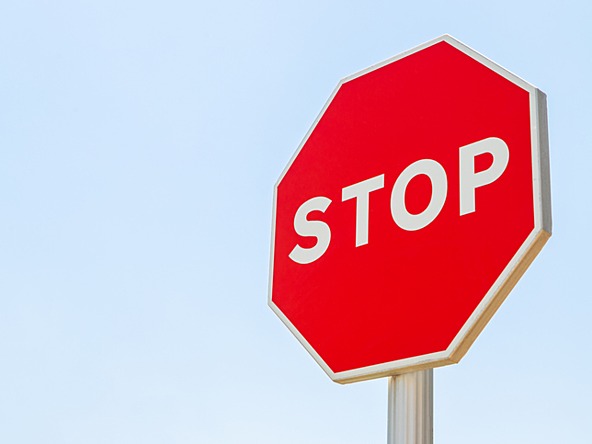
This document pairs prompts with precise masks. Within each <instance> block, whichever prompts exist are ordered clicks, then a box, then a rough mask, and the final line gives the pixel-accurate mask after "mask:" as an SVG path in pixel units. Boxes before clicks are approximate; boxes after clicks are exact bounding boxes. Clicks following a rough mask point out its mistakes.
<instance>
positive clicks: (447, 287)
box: [269, 36, 551, 383]
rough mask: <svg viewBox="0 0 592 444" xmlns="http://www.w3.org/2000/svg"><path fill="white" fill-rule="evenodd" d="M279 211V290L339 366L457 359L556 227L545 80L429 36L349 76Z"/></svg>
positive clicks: (299, 332) (293, 326)
mask: <svg viewBox="0 0 592 444" xmlns="http://www.w3.org/2000/svg"><path fill="white" fill-rule="evenodd" d="M273 211H274V219H273V235H272V257H271V272H270V292H269V304H270V306H271V308H272V309H273V310H274V311H275V313H276V314H277V315H278V316H279V317H280V318H281V320H282V321H283V322H284V323H285V324H286V325H287V326H288V328H289V329H290V330H291V331H292V333H293V334H294V335H295V336H296V337H297V338H298V340H299V341H300V342H301V343H302V345H304V347H305V348H306V349H307V350H308V351H309V352H310V354H311V355H312V356H313V357H314V359H315V360H316V361H317V362H318V363H319V364H320V365H321V367H322V368H323V369H324V370H325V372H326V373H327V374H328V375H329V376H330V377H331V379H333V380H334V381H337V382H342V383H345V382H353V381H358V380H363V379H370V378H376V377H380V376H386V375H393V374H398V373H403V372H407V371H414V370H420V369H424V368H429V367H436V366H441V365H446V364H450V363H454V362H458V361H459V360H460V358H461V357H462V356H463V355H464V354H465V353H466V351H467V350H468V348H469V346H470V345H471V344H472V342H473V341H474V340H475V339H476V337H477V335H478V334H479V333H480V332H481V330H482V329H483V328H484V326H485V324H486V323H487V322H488V321H489V319H490V318H491V317H492V316H493V314H494V313H495V311H496V310H497V308H498V307H499V306H500V304H501V303H502V302H503V300H504V299H505V297H506V296H507V294H508V293H509V291H510V290H511V288H512V287H513V286H514V285H515V283H516V282H517V280H518V279H519V278H520V276H521V275H522V274H523V273H524V271H525V270H526V268H527V267H528V265H529V264H530V263H531V262H532V260H533V259H534V257H535V256H536V254H537V253H538V252H539V251H540V250H541V248H542V247H543V245H544V243H545V242H546V240H547V239H548V238H549V236H550V235H551V211H550V189H549V166H548V136H547V123H546V98H545V95H544V93H542V92H541V91H539V90H538V89H536V88H535V87H533V86H532V85H530V84H528V83H526V82H525V81H524V80H522V79H520V78H519V77H517V76H515V75H513V74H512V73H510V72H508V71H506V70H505V69H503V68H502V67H500V66H498V65H496V64H494V63H493V62H492V61H490V60H488V59H486V58H485V57H483V56H482V55H480V54H479V53H477V52H475V51H473V50H472V49H470V48H468V47H467V46H465V45H463V44H462V43H460V42H458V41H457V40H455V39H453V38H452V37H450V36H442V37H440V38H437V39H435V40H433V41H430V42H428V43H425V44H423V45H420V46H419V47H417V48H414V49H412V50H410V51H407V52H405V53H403V54H400V55H398V56H396V57H394V58H391V59H389V60H386V61H384V62H382V63H379V64H377V65H374V66H372V67H370V68H368V69H365V70H363V71H361V72H359V73H356V74H354V75H352V76H350V77H347V78H345V79H343V80H342V81H341V82H339V84H338V85H337V88H336V89H335V90H334V92H333V94H332V95H331V97H330V98H329V100H328V101H327V104H326V105H325V107H324V108H323V110H322V111H321V113H320V115H319V117H318V118H317V119H316V121H315V122H314V124H313V126H312V128H311V129H310V130H309V132H308V134H307V135H306V136H305V138H304V140H303V142H302V143H301V145H300V147H299V148H298V150H297V151H296V154H295V155H294V156H293V158H292V159H291V161H290V162H289V164H288V166H287V167H286V169H285V171H284V172H283V174H282V175H281V177H280V178H279V180H278V182H277V184H276V187H275V195H274V210H273Z"/></svg>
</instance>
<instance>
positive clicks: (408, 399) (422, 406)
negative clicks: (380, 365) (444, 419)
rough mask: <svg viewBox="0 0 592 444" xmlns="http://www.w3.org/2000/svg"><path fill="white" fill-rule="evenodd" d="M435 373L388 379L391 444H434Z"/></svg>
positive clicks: (428, 372) (409, 374) (427, 372)
mask: <svg viewBox="0 0 592 444" xmlns="http://www.w3.org/2000/svg"><path fill="white" fill-rule="evenodd" d="M433 426H434V371H433V370H432V369H429V370H422V371H418V372H412V373H405V374H402V375H398V376H390V377H389V378H388V428H387V435H388V439H387V443H388V444H433V442H434V433H433V429H434V427H433Z"/></svg>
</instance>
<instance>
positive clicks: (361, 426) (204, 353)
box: [0, 0, 592, 444]
mask: <svg viewBox="0 0 592 444" xmlns="http://www.w3.org/2000/svg"><path fill="white" fill-rule="evenodd" d="M591 23H592V3H590V2H586V1H581V2H561V3H560V2H540V1H539V2H516V1H496V2H487V4H482V3H481V2H474V1H449V2H442V1H429V2H386V1H383V2H348V1H340V2H335V1H299V2H271V1H266V2H264V1H259V2H257V1H252V2H239V1H218V2H203V1H202V2H200V1H197V2H196V1H192V2H190V1H181V0H169V1H167V2H163V1H160V2H157V1H150V0H143V1H125V0H124V1H121V0H119V1H112V0H103V1H94V2H91V1H62V0H52V1H40V0H38V1H29V0H18V1H16V0H4V1H2V2H1V3H0V62H1V63H0V208H1V210H0V442H3V443H11V444H20V443H27V444H28V443H35V444H37V443H44V444H53V443H56V444H58V443H59V444H67V443H76V444H79V443H86V444H95V443H109V444H119V443H126V444H127V443H142V444H152V443H183V444H185V443H199V444H230V443H241V444H277V443H283V444H292V443H307V444H317V443H318V444H321V443H322V444H331V443H335V444H337V443H339V444H350V443H351V444H353V443H364V444H374V443H384V442H386V393H387V391H386V380H385V379H379V380H375V381H370V382H363V383H357V384H351V385H347V386H341V385H338V384H335V383H333V382H331V381H330V380H329V378H328V377H327V376H326V375H325V374H324V372H323V371H322V370H321V368H320V367H318V365H317V364H316V363H315V362H314V361H313V359H312V358H311V357H310V356H309V355H308V354H307V352H306V351H305V350H304V348H303V347H302V346H300V344H299V343H298V342H297V341H296V339H295V338H294V337H293V336H292V335H291V333H290V332H289V331H288V330H287V329H286V328H285V327H284V326H283V324H282V323H281V322H280V321H279V319H277V318H276V317H275V315H274V314H273V313H272V312H271V310H270V309H269V308H268V307H267V279H268V261H269V242H270V228H271V227H270V225H271V205H272V191H273V185H274V183H275V181H276V179H277V177H278V176H279V175H280V173H281V171H282V170H283V168H284V166H285V164H286V163H287V162H288V160H289V159H290V157H291V155H292V153H293V152H294V150H295V149H296V148H297V146H298V144H299V143H300V141H301V139H302V138H303V136H304V135H305V133H306V131H307V130H308V128H309V127H310V125H311V124H312V122H313V121H314V119H315V118H316V116H317V114H318V112H319V111H320V110H321V108H322V106H323V105H324V103H325V101H326V99H327V98H328V97H329V95H330V94H331V92H332V91H333V88H334V87H335V85H336V84H337V82H338V81H339V79H341V78H342V77H345V76H347V75H349V74H352V73H354V72H356V71H358V70H360V69H363V68H365V67H367V66H369V65H372V64H374V63H376V62H379V61H381V60H383V59H385V58H388V57H390V56H393V55H396V54H398V53H400V52H402V51H404V50H407V49H409V48H412V47H414V46H416V45H418V44H420V43H423V42H425V41H427V40H430V39H432V38H434V37H437V36H439V35H441V34H443V33H449V34H451V35H452V36H454V37H456V38H457V39H459V40H461V41H462V42H464V43H466V44H467V45H469V46H471V47H473V48H475V49H476V50H478V51H479V52H481V53H482V54H484V55H486V56H487V57H489V58H491V59H492V60H494V61H495V62H497V63H499V64H500V65H502V66H504V67H505V68H507V69H509V70H510V71H512V72H514V73H516V74H517V75H519V76H520V77H522V78H524V79H526V80H527V81H529V82H530V83H532V84H534V85H536V86H537V87H539V88H540V89H542V90H543V91H544V92H546V93H547V95H548V105H549V132H550V150H551V177H552V197H553V219H554V234H553V237H552V238H551V240H550V241H549V243H548V244H547V246H546V247H545V249H544V250H543V251H542V253H541V254H540V255H539V257H538V258H537V260H536V261H535V262H534V263H533V265H532V266H531V268H530V269H529V270H528V271H527V273H526V274H525V276H524V277H523V279H522V280H521V281H520V283H519V284H518V285H517V286H516V288H515V289H514V291H513V292H512V293H511V294H510V296H509V298H508V299H507V301H506V302H505V303H504V305H503V306H502V307H501V309H500V310H499V311H498V313H497V314H496V315H495V317H494V318H493V320H492V322H491V323H490V324H489V325H488V326H487V328H486V329H485V330H484V332H483V333H482V335H481V336H480V337H479V339H478V340H477V341H476V342H475V344H474V345H473V348H472V349H471V350H470V351H469V353H468V354H467V355H466V356H465V358H464V359H463V361H461V363H460V364H458V365H454V366H450V367H446V368H440V369H437V370H436V371H435V421H434V426H435V434H434V435H435V442H436V443H438V444H445V443H455V444H465V443H466V444H474V443H476V442H478V443H480V444H489V443H492V444H493V443H506V444H511V443H525V442H533V443H534V442H536V443H538V444H546V443H553V444H556V443H563V442H564V443H567V442H580V443H582V442H588V441H589V440H590V432H589V421H590V416H591V413H592V412H591V407H590V401H589V400H590V398H591V396H592V382H591V379H590V377H589V372H590V368H591V366H592V357H591V353H590V351H591V346H590V340H591V339H592V333H591V331H590V323H591V322H590V319H591V318H592V291H591V288H590V287H591V286H590V274H591V267H590V263H591V261H590V251H592V235H591V230H590V223H591V222H590V221H591V220H592V197H591V188H592V187H591V184H590V165H591V163H592V149H591V148H592V135H591V132H590V127H591V126H592V125H591V124H592V109H591V106H590V104H592V92H591V89H590V86H589V85H590V79H591V78H592V49H591V46H592V26H591V25H590V24H591Z"/></svg>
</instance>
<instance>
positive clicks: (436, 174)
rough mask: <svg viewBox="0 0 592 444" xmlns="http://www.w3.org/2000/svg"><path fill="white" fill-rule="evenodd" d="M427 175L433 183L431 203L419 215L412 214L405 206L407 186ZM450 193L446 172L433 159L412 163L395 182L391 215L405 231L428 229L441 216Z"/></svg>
mask: <svg viewBox="0 0 592 444" xmlns="http://www.w3.org/2000/svg"><path fill="white" fill-rule="evenodd" d="M420 174H425V175H426V176H428V178H429V179H430V182H431V183H432V196H431V198H430V203H429V204H428V206H427V207H426V209H425V210H423V211H422V212H421V213H419V214H411V213H410V212H409V211H407V207H406V206H405V193H406V191H407V185H409V182H411V179H413V178H414V177H415V176H418V175H420ZM447 193H448V180H447V178H446V171H444V168H443V167H442V165H440V164H439V163H438V162H436V161H435V160H432V159H422V160H418V161H417V162H414V163H412V164H411V165H409V166H408V167H407V168H405V169H404V170H403V172H402V173H401V175H400V176H399V177H398V178H397V180H396V181H395V185H394V186H393V191H392V193H391V214H392V216H393V220H394V221H395V223H396V224H397V225H398V226H399V227H401V228H402V229H403V230H407V231H417V230H421V229H422V228H424V227H426V226H427V225H429V224H430V223H432V221H433V220H434V219H435V218H436V217H437V216H438V214H440V211H441V210H442V207H443V206H444V202H445V201H446V194H447Z"/></svg>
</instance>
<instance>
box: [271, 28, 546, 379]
mask: <svg viewBox="0 0 592 444" xmlns="http://www.w3.org/2000/svg"><path fill="white" fill-rule="evenodd" d="M439 42H447V43H449V44H450V45H452V46H453V47H455V48H456V49H458V50H460V51H462V52H463V53H465V54H466V55H468V56H469V57H471V58H473V59H475V60H477V61H478V62H480V63H481V64H483V65H485V66H487V67H488V68H490V69H491V70H493V71H495V72H496V73H497V74H499V75H501V76H502V77H504V78H506V79H507V80H509V81H510V82H512V83H514V84H516V85H518V86H519V87H521V88H523V89H524V90H526V91H528V93H529V96H530V126H531V142H532V177H533V198H534V214H535V226H534V229H533V231H532V232H531V233H530V235H529V236H528V237H527V239H526V241H525V242H524V243H523V244H522V246H521V247H520V249H519V250H518V252H517V253H516V254H515V255H514V257H513V258H512V260H511V261H510V262H509V264H508V265H507V266H506V268H505V269H504V270H503V272H502V273H501V275H500V276H499V277H498V279H497V280H496V281H495V283H494V284H493V286H492V287H491V288H490V289H489V291H488V292H487V294H486V295H485V297H484V298H483V300H482V301H481V303H480V304H479V305H478V306H477V308H476V309H475V311H474V312H473V314H472V315H471V317H470V318H469V319H468V320H467V322H466V323H465V325H464V326H463V327H462V329H461V330H460V331H459V333H458V334H457V335H456V337H455V338H454V340H453V341H452V342H451V344H450V346H449V347H448V348H447V349H446V350H444V351H441V352H437V353H430V354H426V355H422V356H417V357H413V358H408V359H400V360H396V361H391V362H385V363H382V364H377V365H371V366H368V367H362V368H358V369H355V370H348V371H343V372H333V371H332V370H331V369H330V368H329V366H328V365H327V364H326V363H325V361H323V359H322V358H321V357H320V356H319V355H318V353H317V352H316V351H315V350H314V349H313V348H312V346H311V345H310V344H309V343H308V341H307V340H306V339H305V338H304V337H303V336H302V335H301V334H300V333H299V332H298V330H297V329H296V328H295V327H294V325H293V324H292V323H291V322H290V320H289V319H288V318H287V317H286V316H285V315H284V314H283V313H282V312H281V310H280V309H279V308H278V307H277V305H275V304H274V302H273V300H272V294H273V288H272V287H273V255H274V242H275V223H276V220H275V219H276V204H277V188H278V185H279V183H280V182H281V181H282V179H283V178H284V176H285V174H286V172H287V171H288V169H289V168H290V166H291V165H292V163H293V161H294V159H295V158H296V156H298V153H299V152H300V150H301V149H302V147H303V146H304V144H305V143H306V141H307V140H308V138H309V136H310V135H311V133H312V132H313V131H314V129H315V127H316V125H317V124H318V122H319V120H320V119H321V117H322V116H323V114H324V113H325V111H326V109H327V108H328V106H329V104H330V103H331V101H332V100H333V98H334V97H335V95H336V94H337V91H339V88H340V87H341V85H343V84H344V83H346V82H349V81H350V80H353V79H355V78H357V77H360V76H362V75H364V74H367V73H369V72H371V71H374V70H376V69H378V68H381V67H383V66H385V65H388V64H389V63H392V62H395V61H397V60H400V59H402V58H404V57H407V56H408V55H410V54H413V53H415V52H418V51H421V50H422V49H425V48H427V47H429V46H432V45H434V44H436V43H439ZM551 230H552V222H551V181H550V170H549V137H548V125H547V98H546V95H545V94H544V93H543V92H542V91H540V90H539V89H537V88H536V87H534V86H533V85H531V84H530V83H528V82H526V81H524V80H522V79H521V78H520V77H518V76H516V75H515V74H513V73H511V72H510V71H508V70H506V69H504V68H502V67H501V66H499V65H497V64H496V63H494V62H493V61H491V60H489V59H488V58H487V57H485V56H483V55H481V54H479V53H478V52H477V51H475V50H473V49H472V48H470V47H468V46H466V45H465V44H463V43H461V42H459V41H458V40H456V39H455V38H453V37H451V36H449V35H447V34H446V35H443V36H440V37H438V38H435V39H433V40H430V41H429V42H426V43H423V44H421V45H419V46H416V47H415V48H413V49H410V50H408V51H405V52H402V53H401V54H399V55H396V56H394V57H391V58H389V59H387V60H384V61H382V62H380V63H377V64H375V65H373V66H370V67H369V68H366V69H364V70H362V71H359V72H357V73H355V74H353V75H351V76H348V77H345V78H344V79H342V80H341V81H340V82H339V83H338V85H337V87H336V88H335V89H334V90H333V93H332V94H331V96H330V97H329V99H328V100H327V102H326V103H325V106H324V107H323V109H322V110H321V112H320V113H319V115H318V117H317V118H316V120H315V121H314V123H313V125H312V126H311V128H310V129H309V130H308V133H307V134H306V136H305V137H304V139H303V140H302V142H301V143H300V146H299V147H298V149H297V150H296V152H295V153H294V155H293V156H292V158H291V159H290V161H289V162H288V165H287V166H286V168H285V169H284V171H283V172H282V174H281V176H280V177H279V179H278V181H277V182H276V184H275V188H274V197H273V220H272V233H271V255H270V273H269V296H268V304H269V306H270V307H271V309H272V310H273V311H274V312H275V314H276V315H277V316H278V317H279V318H280V319H281V320H282V322H283V323H284V324H285V325H286V326H287V327H288V329H289V330H290V331H291V332H292V334H294V336H296V338H297V339H298V341H300V343H301V344H302V345H303V346H304V347H305V348H306V350H307V351H308V352H309V353H310V354H311V356H312V357H313V358H314V359H315V361H316V362H317V363H318V364H319V365H320V366H321V367H322V368H323V370H324V371H325V372H326V373H327V375H329V377H330V378H331V379H332V380H333V381H335V382H339V383H350V382H356V381H363V380H367V379H374V378H380V377H384V376H392V375H397V374H401V373H407V372H412V371H418V370H423V369H426V368H433V367H440V366H444V365H448V364H454V363H457V362H459V361H460V359H461V358H462V357H463V356H464V355H465V354H466V352H467V351H468V349H469V348H470V346H471V345H472V343H473V342H474V341H475V339H477V337H478V336H479V334H480V333H481V331H482V330H483V329H484V328H485V326H486V325H487V323H488V322H489V320H490V319H491V317H492V316H493V315H494V314H495V312H496V311H497V309H498V308H499V307H500V305H501V304H502V302H503V301H504V300H505V299H506V297H507V296H508V294H509V293H510V291H511V290H512V288H513V287H514V285H516V283H517V282H518V280H519V279H520V277H521V276H522V275H523V274H524V272H525V271H526V269H527V268H528V266H529V265H530V264H531V263H532V261H533V260H534V258H535V257H536V256H537V254H538V253H539V252H540V251H541V249H542V248H543V246H544V245H545V243H546V242H547V240H548V239H549V237H551Z"/></svg>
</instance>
